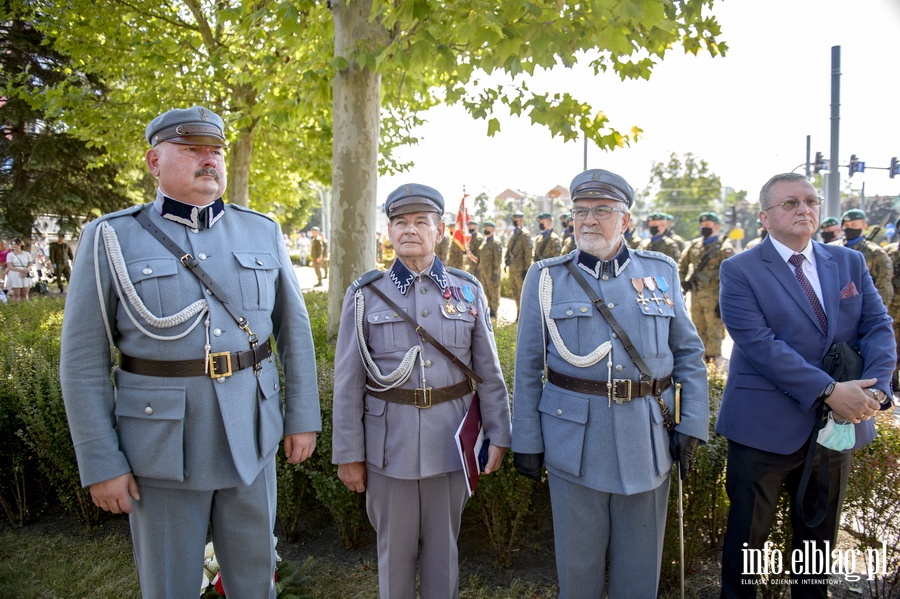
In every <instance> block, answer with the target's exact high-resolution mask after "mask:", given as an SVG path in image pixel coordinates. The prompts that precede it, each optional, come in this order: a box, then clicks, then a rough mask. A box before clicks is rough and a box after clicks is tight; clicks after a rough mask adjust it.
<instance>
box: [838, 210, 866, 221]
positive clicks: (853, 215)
mask: <svg viewBox="0 0 900 599" xmlns="http://www.w3.org/2000/svg"><path fill="white" fill-rule="evenodd" d="M858 219H862V220H866V213H865V212H863V211H862V210H860V209H859V208H851V209H850V210H848V211H847V212H845V213H844V214H842V215H841V222H842V223H843V222H847V221H848V220H858Z"/></svg>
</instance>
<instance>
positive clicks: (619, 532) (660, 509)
mask: <svg viewBox="0 0 900 599" xmlns="http://www.w3.org/2000/svg"><path fill="white" fill-rule="evenodd" d="M548 478H549V481H550V502H551V507H552V510H553V540H554V542H555V545H556V572H557V576H558V577H559V599H599V598H600V597H604V596H605V595H604V586H605V584H604V583H605V578H606V558H607V556H608V557H609V596H610V597H614V598H615V599H620V598H625V599H627V598H633V599H655V597H656V595H657V587H658V586H659V570H660V566H661V564H662V550H663V538H664V536H665V530H666V511H667V508H668V501H669V481H670V478H669V477H666V479H665V482H664V483H663V484H661V485H660V486H658V487H657V488H655V489H652V490H650V491H646V492H644V493H636V494H634V495H619V494H616V493H604V492H602V491H595V490H594V489H589V488H587V487H585V486H582V485H579V484H576V483H572V482H570V481H567V480H565V479H563V478H560V477H558V476H556V475H554V474H552V473H549V474H548Z"/></svg>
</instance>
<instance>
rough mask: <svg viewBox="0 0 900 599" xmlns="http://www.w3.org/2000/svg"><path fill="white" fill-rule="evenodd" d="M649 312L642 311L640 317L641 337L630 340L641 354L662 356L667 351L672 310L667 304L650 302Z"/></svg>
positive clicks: (666, 353) (655, 356)
mask: <svg viewBox="0 0 900 599" xmlns="http://www.w3.org/2000/svg"><path fill="white" fill-rule="evenodd" d="M647 307H648V308H650V310H649V312H648V311H645V312H644V313H643V318H641V331H642V334H641V337H640V339H634V340H632V341H633V342H634V343H635V344H636V345H637V346H638V347H639V348H641V349H642V352H641V353H643V354H645V355H648V356H653V357H654V358H662V357H665V356H666V355H668V352H669V323H670V322H671V319H672V317H673V316H674V312H673V311H672V310H671V309H670V308H668V307H667V306H662V307H658V306H654V305H653V304H652V303H651V304H650V306H647Z"/></svg>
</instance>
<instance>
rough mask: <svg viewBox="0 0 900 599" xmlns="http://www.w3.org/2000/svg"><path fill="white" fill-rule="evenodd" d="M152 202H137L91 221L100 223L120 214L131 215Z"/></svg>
mask: <svg viewBox="0 0 900 599" xmlns="http://www.w3.org/2000/svg"><path fill="white" fill-rule="evenodd" d="M149 205H150V204H137V205H135V206H129V207H128V208H123V209H122V210H117V211H115V212H110V213H109V214H104V215H103V216H101V217H99V218H95V219H94V220H92V221H91V222H96V223H100V222H103V221H105V220H110V219H113V218H119V217H120V216H131V215H132V214H134V213H135V212H139V211H140V210H141V209H143V208H146V207H147V206H149Z"/></svg>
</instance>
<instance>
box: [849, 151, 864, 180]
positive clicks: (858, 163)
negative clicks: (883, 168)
mask: <svg viewBox="0 0 900 599" xmlns="http://www.w3.org/2000/svg"><path fill="white" fill-rule="evenodd" d="M848 170H849V171H850V176H851V177H852V176H853V173H864V172H866V163H865V162H863V161H862V160H860V159H859V158H858V157H857V156H856V154H850V165H849V169H848Z"/></svg>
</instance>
